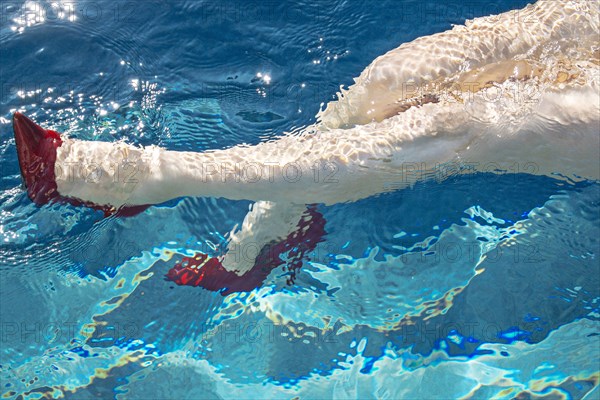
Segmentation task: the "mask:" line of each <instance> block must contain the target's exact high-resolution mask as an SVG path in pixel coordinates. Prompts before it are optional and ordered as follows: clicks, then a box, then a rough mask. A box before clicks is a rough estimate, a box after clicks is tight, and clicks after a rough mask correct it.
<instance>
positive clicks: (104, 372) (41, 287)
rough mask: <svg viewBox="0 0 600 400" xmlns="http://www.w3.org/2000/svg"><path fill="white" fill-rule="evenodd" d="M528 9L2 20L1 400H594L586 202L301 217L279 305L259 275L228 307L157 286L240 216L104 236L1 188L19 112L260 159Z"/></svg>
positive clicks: (435, 5)
mask: <svg viewBox="0 0 600 400" xmlns="http://www.w3.org/2000/svg"><path fill="white" fill-rule="evenodd" d="M526 3H527V2H526V1H509V2H500V1H498V2H489V1H481V0H476V1H470V2H467V4H466V5H465V4H463V3H462V2H450V3H448V2H442V1H439V2H437V1H431V0H428V1H400V0H390V1H366V2H353V1H327V2H318V3H313V2H308V1H300V2H292V1H277V2H243V1H239V2H238V1H233V2H229V1H227V2H215V1H209V2H205V1H173V2H169V3H163V2H158V1H154V2H153V1H145V2H111V1H94V2H91V1H77V2H55V3H54V2H45V1H39V2H37V1H36V2H34V1H31V2H30V1H27V2H23V1H10V2H2V4H1V6H2V10H1V11H2V21H1V25H0V40H1V45H0V52H1V53H0V55H1V64H0V74H1V82H2V98H1V102H0V126H1V131H0V154H1V158H0V171H1V174H0V290H1V303H0V307H1V309H0V319H1V323H0V346H1V351H0V378H1V385H0V388H1V390H0V393H1V394H2V396H3V398H9V399H12V398H17V397H19V396H24V397H30V398H39V397H42V396H47V397H60V396H64V397H65V398H76V399H85V398H92V397H94V398H98V397H99V398H113V397H117V398H132V399H136V398H140V399H148V398H163V399H165V398H190V399H200V398H202V399H204V398H296V397H300V398H330V397H335V398H392V399H397V398H410V399H413V398H424V399H431V398H443V399H449V398H458V397H469V396H470V397H471V398H481V399H487V398H492V397H494V398H513V397H516V396H520V397H519V398H523V399H525V398H538V397H535V396H541V397H543V398H560V397H561V396H562V397H566V398H574V399H579V398H584V397H585V396H587V397H586V398H599V397H598V396H599V392H598V380H599V368H598V357H599V355H600V349H599V347H600V344H599V339H598V338H599V336H598V332H599V329H598V327H599V325H598V319H599V317H600V314H599V311H598V305H599V299H600V293H599V292H600V271H599V266H598V259H597V257H598V252H599V243H598V237H600V227H599V221H600V217H599V212H600V210H599V207H600V192H599V188H600V187H599V186H598V184H597V183H594V182H580V183H571V182H565V181H564V180H554V179H550V178H547V177H539V176H530V175H527V174H520V173H507V174H503V175H496V174H494V175H491V174H476V175H469V176H457V177H454V178H451V179H448V180H446V181H444V182H426V183H421V184H417V185H415V187H414V188H411V189H406V190H401V191H396V192H392V193H388V194H385V195H380V196H376V197H372V198H368V199H365V200H362V201H359V202H355V203H351V204H339V205H334V206H330V207H325V206H319V208H318V209H319V211H320V212H321V213H322V214H323V215H324V217H325V219H326V221H327V225H326V231H327V235H326V237H325V241H324V242H322V243H320V244H319V245H318V246H317V248H316V249H315V250H314V252H313V253H312V254H310V255H309V256H308V257H307V258H306V259H305V260H304V263H303V267H302V270H301V272H300V273H299V274H298V277H297V280H296V282H295V283H294V284H293V285H288V284H286V278H287V275H286V272H285V271H284V270H283V269H282V268H279V269H276V270H274V271H273V272H272V273H271V275H270V276H269V277H268V279H267V281H266V282H265V284H264V286H263V287H262V288H260V289H257V290H255V291H253V292H251V293H242V294H232V295H229V296H226V297H224V296H222V295H220V294H218V293H215V292H209V291H206V290H204V289H201V288H193V287H177V286H175V287H174V285H173V284H172V283H169V282H167V281H165V280H164V279H163V276H164V274H165V273H166V272H167V270H168V269H169V268H170V267H172V266H173V264H174V263H175V260H176V259H177V257H178V256H179V257H180V256H181V255H182V254H191V253H193V252H194V251H199V250H202V251H210V249H211V245H213V244H214V243H221V242H222V241H223V237H224V235H225V234H226V233H227V232H229V231H230V230H231V228H232V227H233V226H234V225H235V224H238V223H240V222H241V221H242V220H243V217H244V215H245V213H246V211H247V210H248V206H249V203H248V202H243V201H229V200H225V199H213V198H184V199H179V200H176V201H172V202H169V203H167V204H163V205H160V206H155V207H151V208H150V209H148V210H147V211H146V212H144V213H142V214H140V215H138V216H135V217H132V218H124V219H123V218H103V217H102V213H101V212H98V211H93V210H90V209H85V208H74V207H71V206H68V205H59V204H53V205H47V206H43V207H36V206H34V205H33V204H32V203H31V201H30V200H29V199H28V198H27V195H26V192H25V191H24V190H23V188H22V187H21V178H20V175H19V167H18V163H17V154H16V150H15V142H14V139H13V136H12V126H11V122H10V118H11V115H12V113H13V112H14V111H15V110H20V111H22V112H25V113H26V114H27V115H29V116H31V117H33V118H34V119H36V121H37V122H39V123H41V124H42V125H44V126H46V127H49V128H53V129H55V130H58V131H61V132H65V133H66V134H68V135H70V136H72V137H76V138H79V139H86V140H102V141H115V140H118V139H125V140H126V141H128V142H130V143H139V144H157V145H160V146H162V147H166V148H169V149H173V150H194V151H201V150H205V149H215V148H226V147H230V146H232V145H235V144H239V143H250V144H252V143H258V142H260V141H264V140H268V139H270V138H273V137H276V136H278V135H280V134H282V133H284V132H287V131H291V130H294V129H297V128H299V127H302V126H305V125H307V124H310V123H312V122H314V120H315V118H314V116H315V115H316V113H317V112H318V111H319V109H320V107H321V104H322V103H327V102H328V101H330V100H332V99H334V96H335V93H336V92H337V91H338V90H339V86H340V85H345V86H347V85H349V84H351V83H352V78H353V77H356V76H358V75H359V74H360V72H361V71H362V70H363V69H364V67H365V66H367V65H368V64H370V63H371V61H372V60H373V59H374V58H376V57H377V56H379V55H381V54H383V53H385V52H386V51H388V50H390V49H393V48H395V47H397V46H398V45H400V44H401V43H403V42H407V41H410V40H412V39H414V38H417V37H419V36H423V35H428V34H432V33H435V32H439V31H443V30H446V29H449V28H450V27H451V24H458V23H462V22H464V20H465V19H466V18H473V17H476V16H480V15H487V14H496V13H499V12H503V11H506V10H510V9H517V8H521V7H523V6H524V5H525V4H526ZM60 11H62V12H63V14H60V13H59V12H60ZM258 74H261V75H262V78H261V77H260V76H259V75H258ZM265 76H268V77H269V78H267V79H265V78H264V77H265ZM544 396H548V397H544ZM541 397H539V398H541Z"/></svg>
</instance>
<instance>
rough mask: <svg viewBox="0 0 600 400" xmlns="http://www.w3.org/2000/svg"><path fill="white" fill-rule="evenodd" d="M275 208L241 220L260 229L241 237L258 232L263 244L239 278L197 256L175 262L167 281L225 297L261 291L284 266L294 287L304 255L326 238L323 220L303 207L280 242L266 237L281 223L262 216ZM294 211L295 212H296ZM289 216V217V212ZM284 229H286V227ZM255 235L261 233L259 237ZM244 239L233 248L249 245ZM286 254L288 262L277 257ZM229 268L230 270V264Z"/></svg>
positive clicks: (212, 260)
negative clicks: (273, 271) (199, 288)
mask: <svg viewBox="0 0 600 400" xmlns="http://www.w3.org/2000/svg"><path fill="white" fill-rule="evenodd" d="M276 207H277V206H275V205H274V204H270V205H267V204H262V205H259V206H258V207H257V208H256V210H258V209H261V211H260V212H257V211H255V208H253V210H252V211H251V212H250V213H249V215H248V216H247V217H246V219H245V220H244V223H246V221H254V220H256V219H259V220H261V225H258V226H254V225H252V224H249V225H248V226H250V225H251V226H253V227H255V230H253V231H245V230H244V227H242V230H241V232H242V233H244V232H246V233H244V234H243V235H246V234H249V233H250V232H257V234H258V236H259V237H261V238H263V240H262V241H263V242H264V243H265V244H264V245H262V247H261V248H260V251H259V253H258V255H257V256H256V257H251V258H252V265H251V266H250V268H249V269H248V270H245V271H243V272H242V273H241V274H238V273H236V272H240V270H239V269H236V270H235V271H234V270H231V269H228V268H227V267H225V266H224V265H223V264H222V263H221V261H219V259H218V258H215V257H209V256H208V255H206V254H203V253H198V254H196V255H195V256H193V257H183V259H182V260H181V262H178V263H177V264H175V266H174V267H173V268H171V269H170V270H169V272H168V273H167V275H166V279H167V280H170V281H173V282H175V283H176V284H177V285H180V286H200V287H203V288H205V289H207V290H212V291H221V292H222V294H224V295H226V294H229V293H233V292H247V291H251V290H253V289H255V288H257V287H260V285H261V284H262V283H263V282H264V280H265V279H266V278H267V276H268V275H269V274H270V273H271V271H272V270H273V269H275V268H277V267H278V266H280V265H282V264H284V263H287V269H288V270H289V271H290V277H289V278H288V284H291V283H293V282H294V279H295V277H296V272H297V271H298V269H299V268H300V266H301V265H302V260H303V259H304V258H305V256H306V254H307V253H308V252H310V251H312V250H314V249H315V247H316V246H317V244H318V243H319V242H321V241H322V240H323V236H324V235H325V219H324V218H323V215H322V214H321V213H320V212H318V211H317V210H316V207H315V206H309V207H308V208H306V207H304V206H303V209H304V211H303V213H302V214H301V216H300V218H299V220H298V221H297V222H296V223H295V224H294V225H293V229H292V230H291V231H290V232H289V233H288V234H287V235H286V236H284V237H283V238H282V237H281V236H279V235H269V233H268V232H269V228H274V230H277V231H279V232H282V228H280V227H276V225H277V222H283V221H281V220H279V218H277V217H276V214H275V213H268V212H264V211H265V210H269V209H274V208H276ZM295 209H296V210H297V208H295ZM266 215H268V216H266ZM288 215H291V212H290V214H288ZM269 218H271V220H270V221H269V222H267V223H265V225H264V226H263V225H262V222H263V221H267V220H268V219H269ZM284 225H285V226H289V225H287V224H284ZM258 231H264V232H262V234H261V233H259V232H258ZM273 232H274V231H273ZM243 235H239V236H238V238H240V239H236V243H235V245H236V246H238V245H241V244H242V243H246V244H248V243H250V242H249V239H247V238H249V237H250V236H244V239H241V238H242V236H243ZM268 236H271V238H272V239H273V240H272V241H270V242H267V241H266V240H267V237H268ZM231 249H232V247H231V246H229V251H232V250H231ZM285 253H287V260H282V259H281V257H280V256H281V255H282V254H285ZM232 259H233V262H235V261H236V260H235V258H232V257H230V258H229V260H232ZM224 261H225V260H224ZM245 261H248V260H245ZM230 262H231V261H230ZM244 264H245V263H244ZM240 265H242V264H237V265H236V266H237V268H240ZM229 268H232V267H231V264H230V267H229Z"/></svg>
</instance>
